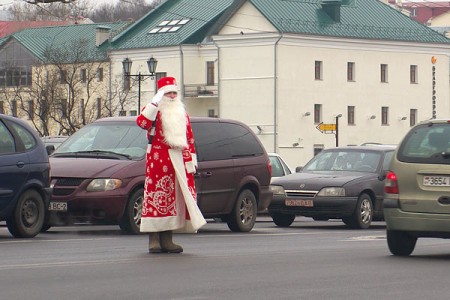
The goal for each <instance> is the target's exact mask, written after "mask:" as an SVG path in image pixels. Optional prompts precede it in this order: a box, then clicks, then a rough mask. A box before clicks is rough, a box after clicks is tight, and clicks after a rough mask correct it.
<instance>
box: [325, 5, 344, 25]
mask: <svg viewBox="0 0 450 300" xmlns="http://www.w3.org/2000/svg"><path fill="white" fill-rule="evenodd" d="M322 9H323V11H324V12H326V14H327V15H329V16H330V18H331V19H333V21H335V22H340V21H341V0H322Z"/></svg>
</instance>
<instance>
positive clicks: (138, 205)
mask: <svg viewBox="0 0 450 300" xmlns="http://www.w3.org/2000/svg"><path fill="white" fill-rule="evenodd" d="M142 199H143V197H139V198H138V199H136V202H134V206H133V216H134V217H133V219H134V223H135V224H136V225H137V226H139V225H141V217H142Z"/></svg>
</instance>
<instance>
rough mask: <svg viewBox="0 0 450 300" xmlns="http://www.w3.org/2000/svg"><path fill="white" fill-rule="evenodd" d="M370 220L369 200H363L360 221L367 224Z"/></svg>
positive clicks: (370, 208) (370, 206) (370, 207)
mask: <svg viewBox="0 0 450 300" xmlns="http://www.w3.org/2000/svg"><path fill="white" fill-rule="evenodd" d="M371 219H372V205H371V203H370V200H367V199H364V200H363V201H362V203H361V220H362V222H363V223H364V224H367V223H369V222H370V221H371Z"/></svg>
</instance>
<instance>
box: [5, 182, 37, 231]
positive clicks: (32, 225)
mask: <svg viewBox="0 0 450 300" xmlns="http://www.w3.org/2000/svg"><path fill="white" fill-rule="evenodd" d="M44 218H45V205H44V200H43V199H42V197H41V195H40V194H39V193H38V192H37V191H34V190H28V191H25V192H24V193H23V194H22V195H21V196H20V198H19V200H18V201H17V205H16V207H15V208H14V211H13V214H12V216H11V217H9V218H8V219H7V220H6V225H7V227H8V230H9V232H10V233H11V234H12V235H13V236H14V237H17V238H32V237H35V236H36V235H37V234H38V233H39V232H40V231H41V228H42V226H43V224H44Z"/></svg>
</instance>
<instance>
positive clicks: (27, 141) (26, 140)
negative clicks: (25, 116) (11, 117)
mask: <svg viewBox="0 0 450 300" xmlns="http://www.w3.org/2000/svg"><path fill="white" fill-rule="evenodd" d="M11 125H12V127H14V130H15V131H16V132H17V134H18V135H19V137H20V139H21V140H22V143H23V145H24V146H25V150H30V149H32V148H34V147H35V146H36V141H35V140H34V137H33V135H32V134H31V133H30V132H28V130H26V129H25V128H23V127H22V126H20V125H19V124H16V123H12V124H11Z"/></svg>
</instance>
